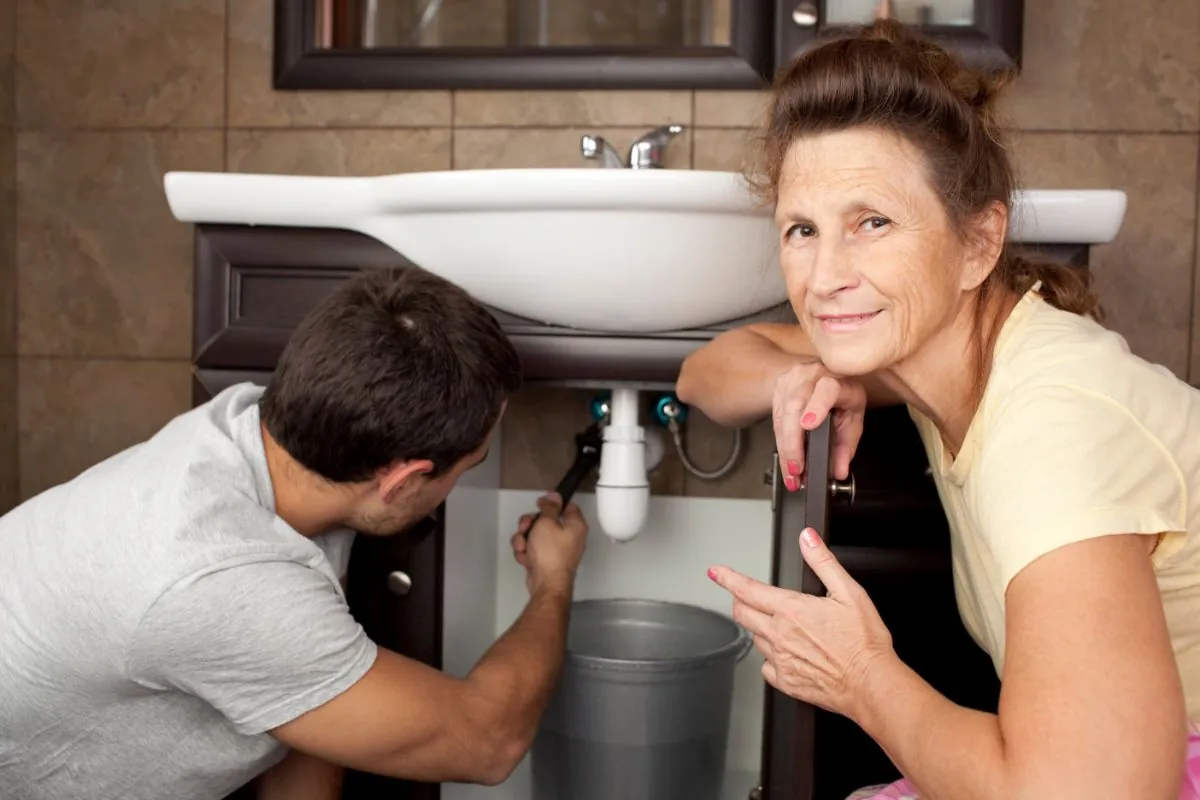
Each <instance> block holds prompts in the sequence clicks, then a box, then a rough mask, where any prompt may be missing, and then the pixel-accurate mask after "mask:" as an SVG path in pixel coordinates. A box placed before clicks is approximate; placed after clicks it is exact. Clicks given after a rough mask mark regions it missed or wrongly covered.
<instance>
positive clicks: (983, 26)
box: [775, 0, 1025, 69]
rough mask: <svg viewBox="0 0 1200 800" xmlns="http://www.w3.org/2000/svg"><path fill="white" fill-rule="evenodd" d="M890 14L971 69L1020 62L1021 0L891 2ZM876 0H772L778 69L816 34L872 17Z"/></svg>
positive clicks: (800, 51) (862, 22)
mask: <svg viewBox="0 0 1200 800" xmlns="http://www.w3.org/2000/svg"><path fill="white" fill-rule="evenodd" d="M891 2H892V17H893V18H895V19H898V20H900V21H901V22H905V23H909V24H915V25H919V26H921V28H922V30H924V31H926V32H928V33H930V34H931V35H933V36H934V37H936V38H938V39H939V40H941V41H942V42H943V43H944V44H945V45H946V46H947V47H948V48H949V49H950V50H952V51H954V52H956V53H957V54H958V55H959V56H961V57H962V58H963V59H965V60H966V61H967V63H969V64H972V65H973V66H975V67H980V68H985V69H1009V68H1012V67H1015V66H1018V65H1019V64H1020V63H1021V39H1022V34H1023V22H1024V6H1025V3H1024V0H891ZM878 4H879V0H775V31H776V35H775V39H776V41H775V47H776V59H777V63H778V66H779V67H783V66H784V65H786V64H787V63H788V62H789V61H791V60H792V59H793V58H795V57H796V56H797V55H799V54H800V53H802V52H803V51H804V50H805V49H807V48H809V47H811V46H813V45H814V44H815V43H816V42H817V41H818V39H819V37H820V36H821V34H822V33H824V32H827V31H830V30H834V29H837V28H840V27H846V26H853V25H861V24H864V23H868V22H870V21H871V20H872V19H874V15H875V8H876V7H877V6H878Z"/></svg>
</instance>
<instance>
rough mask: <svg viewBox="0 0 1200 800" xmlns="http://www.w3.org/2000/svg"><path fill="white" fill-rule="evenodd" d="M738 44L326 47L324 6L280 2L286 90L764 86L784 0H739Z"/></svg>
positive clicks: (277, 79) (277, 23)
mask: <svg viewBox="0 0 1200 800" xmlns="http://www.w3.org/2000/svg"><path fill="white" fill-rule="evenodd" d="M730 2H731V3H732V4H733V5H732V20H733V31H732V36H731V40H732V45H731V46H729V47H654V48H651V47H645V48H639V47H520V48H516V47H512V48H509V47H445V48H436V47H428V48H416V47H387V48H382V47H381V48H372V49H369V50H367V49H363V50H326V49H318V48H317V47H315V46H314V44H313V42H314V41H315V39H316V26H317V11H316V9H317V7H316V3H317V0H275V20H274V27H275V48H274V54H273V56H274V59H273V60H274V75H273V85H274V88H275V89H277V90H305V89H316V90H331V89H333V90H339V89H340V90H391V89H570V90H578V89H759V88H763V87H765V86H766V85H767V84H768V83H769V80H770V77H771V76H772V75H773V74H774V71H775V53H774V47H773V39H774V36H773V33H774V31H773V27H774V25H773V22H774V19H775V12H776V8H775V4H774V3H771V2H769V1H768V0H730Z"/></svg>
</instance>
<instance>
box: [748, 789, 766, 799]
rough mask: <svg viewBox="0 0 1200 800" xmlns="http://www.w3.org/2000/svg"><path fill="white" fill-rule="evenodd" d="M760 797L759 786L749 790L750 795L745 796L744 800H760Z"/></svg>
mask: <svg viewBox="0 0 1200 800" xmlns="http://www.w3.org/2000/svg"><path fill="white" fill-rule="evenodd" d="M762 796H763V788H762V787H761V786H755V787H754V788H753V789H751V790H750V794H749V795H747V797H746V800H762Z"/></svg>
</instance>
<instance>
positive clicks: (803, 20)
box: [792, 2, 819, 28]
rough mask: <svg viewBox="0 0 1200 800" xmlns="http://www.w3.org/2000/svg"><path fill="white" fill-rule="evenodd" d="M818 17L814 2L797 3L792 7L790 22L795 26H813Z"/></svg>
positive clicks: (815, 24)
mask: <svg viewBox="0 0 1200 800" xmlns="http://www.w3.org/2000/svg"><path fill="white" fill-rule="evenodd" d="M818 19H819V15H818V13H817V4H816V3H810V2H804V3H797V4H796V7H795V8H793V9H792V22H793V23H794V24H795V25H796V27H797V28H815V27H816V26H817V21H818Z"/></svg>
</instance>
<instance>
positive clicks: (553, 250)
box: [164, 168, 1125, 333]
mask: <svg viewBox="0 0 1200 800" xmlns="http://www.w3.org/2000/svg"><path fill="white" fill-rule="evenodd" d="M164 185H165V189H166V194H167V201H168V203H169V205H170V208H171V212H172V213H173V214H174V215H175V217H176V218H177V219H179V220H181V221H183V222H193V223H226V224H250V225H283V226H299V227H320V228H340V229H347V230H353V231H358V232H360V233H363V234H366V235H368V236H371V237H374V238H376V239H378V240H379V241H381V242H383V243H384V244H386V245H388V246H390V247H392V248H393V249H395V250H396V251H397V252H399V253H400V254H402V255H403V256H405V257H406V258H408V259H409V260H411V261H413V262H414V263H416V264H419V265H421V266H422V267H424V268H426V269H428V270H430V271H431V272H434V273H436V274H438V275H441V276H442V277H444V278H446V279H448V280H450V281H452V282H454V283H456V284H458V285H460V286H462V287H463V288H464V289H466V290H467V291H469V292H470V293H471V294H472V295H474V296H475V297H476V298H477V299H478V300H480V301H482V302H483V303H485V304H487V305H489V306H492V307H493V308H496V309H498V310H501V311H505V312H507V313H509V314H514V315H516V316H519V317H524V318H526V319H530V320H535V321H538V322H544V323H548V324H552V325H559V326H565V327H570V328H578V329H584V330H589V331H597V332H610V333H612V332H617V333H645V332H655V331H669V330H686V329H694V328H699V327H706V326H710V325H715V324H717V323H721V322H725V321H728V320H732V319H737V318H740V317H744V316H748V315H750V314H754V313H756V312H759V311H762V310H764V309H766V308H769V307H771V306H774V305H776V304H778V303H781V302H783V301H784V300H785V299H786V293H785V290H784V284H783V279H782V276H781V274H780V271H779V267H778V248H777V243H776V233H775V230H774V226H773V224H772V220H771V212H770V210H769V209H768V208H765V207H762V206H761V205H759V204H757V203H756V202H755V201H754V200H753V198H752V197H751V195H750V193H749V192H748V190H747V189H746V186H745V183H744V181H743V179H742V177H741V175H739V174H738V173H733V172H714V171H699V170H669V169H646V170H630V169H592V168H581V169H496V170H461V171H440V172H415V173H406V174H396V175H382V176H376V177H345V178H338V177H316V176H293V175H250V174H235V173H221V172H171V173H168V174H167V176H166V178H165V180H164ZM1017 203H1018V210H1017V213H1016V214H1015V215H1014V226H1013V230H1012V238H1014V239H1016V240H1019V241H1024V242H1055V243H1064V244H1065V243H1074V242H1084V243H1089V244H1097V243H1102V242H1107V241H1111V240H1112V238H1113V237H1114V236H1115V235H1116V233H1117V231H1118V229H1119V228H1120V225H1121V221H1122V218H1123V216H1124V212H1125V195H1124V193H1122V192H1115V191H1031V192H1027V193H1024V194H1023V195H1021V196H1019V197H1018V198H1017Z"/></svg>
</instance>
